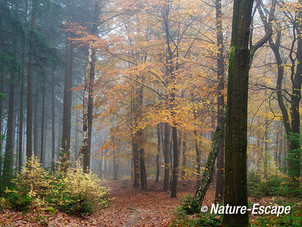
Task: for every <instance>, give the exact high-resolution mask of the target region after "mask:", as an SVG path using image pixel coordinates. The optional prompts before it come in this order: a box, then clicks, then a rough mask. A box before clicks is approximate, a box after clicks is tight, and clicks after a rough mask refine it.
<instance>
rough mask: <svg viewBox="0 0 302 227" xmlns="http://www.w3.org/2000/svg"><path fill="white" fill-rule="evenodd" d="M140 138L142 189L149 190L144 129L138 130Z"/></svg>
mask: <svg viewBox="0 0 302 227" xmlns="http://www.w3.org/2000/svg"><path fill="white" fill-rule="evenodd" d="M137 133H138V137H139V138H140V139H139V141H141V142H140V147H139V159H140V177H141V189H142V190H147V171H146V164H145V159H146V157H145V146H144V145H145V139H144V131H143V129H139V130H138V132H137Z"/></svg>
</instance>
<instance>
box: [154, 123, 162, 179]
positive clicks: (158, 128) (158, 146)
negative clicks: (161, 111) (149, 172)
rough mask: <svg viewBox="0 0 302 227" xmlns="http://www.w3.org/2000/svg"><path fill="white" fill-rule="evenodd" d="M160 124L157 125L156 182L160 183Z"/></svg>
mask: <svg viewBox="0 0 302 227" xmlns="http://www.w3.org/2000/svg"><path fill="white" fill-rule="evenodd" d="M160 128H161V127H160V124H158V125H157V154H156V177H155V183H158V179H159V174H160V163H159V155H160V147H161V139H160V135H161V130H160Z"/></svg>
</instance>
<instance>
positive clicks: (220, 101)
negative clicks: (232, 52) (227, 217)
mask: <svg viewBox="0 0 302 227" xmlns="http://www.w3.org/2000/svg"><path fill="white" fill-rule="evenodd" d="M215 4H216V7H215V8H216V31H217V47H218V53H217V79H218V87H217V124H218V121H219V119H220V118H221V117H222V116H223V112H224V106H225V103H224V84H225V73H224V43H223V27H222V7H221V1H220V0H216V2H215ZM223 127H224V126H223ZM224 137H225V128H223V129H222V137H221V140H220V145H219V151H218V154H217V173H216V174H217V175H216V193H215V203H222V201H223V189H224V185H223V184H224Z"/></svg>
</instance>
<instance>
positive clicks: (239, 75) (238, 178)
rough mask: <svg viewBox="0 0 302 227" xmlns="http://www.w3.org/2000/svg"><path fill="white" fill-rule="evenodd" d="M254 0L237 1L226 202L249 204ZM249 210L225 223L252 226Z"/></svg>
mask: <svg viewBox="0 0 302 227" xmlns="http://www.w3.org/2000/svg"><path fill="white" fill-rule="evenodd" d="M252 8H253V0H235V1H234V9H233V22H232V39H231V50H230V57H229V73H228V74H229V75H228V101H227V113H226V143H225V182H224V186H225V188H224V196H225V197H224V204H225V205H227V204H229V205H230V206H246V207H247V206H248V201H247V151H246V149H247V106H248V105H247V103H248V83H249V68H250V66H249V65H250V50H249V48H248V43H249V38H250V25H251V13H252ZM248 223H249V221H248V213H247V212H246V213H245V214H224V216H223V225H224V226H248Z"/></svg>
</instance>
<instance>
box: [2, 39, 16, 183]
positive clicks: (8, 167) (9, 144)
mask: <svg viewBox="0 0 302 227" xmlns="http://www.w3.org/2000/svg"><path fill="white" fill-rule="evenodd" d="M15 45H16V44H15ZM14 56H15V55H14ZM12 64H15V62H14V61H13V62H12ZM13 67H14V66H12V68H13ZM15 73H16V72H15V71H14V70H13V69H11V73H10V82H9V100H8V119H7V134H6V147H5V154H4V163H3V173H5V174H4V177H5V179H4V180H5V181H6V183H9V180H10V177H11V176H12V174H13V172H12V170H13V149H14V146H13V145H14V102H15Z"/></svg>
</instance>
